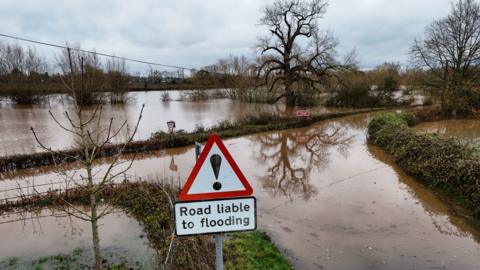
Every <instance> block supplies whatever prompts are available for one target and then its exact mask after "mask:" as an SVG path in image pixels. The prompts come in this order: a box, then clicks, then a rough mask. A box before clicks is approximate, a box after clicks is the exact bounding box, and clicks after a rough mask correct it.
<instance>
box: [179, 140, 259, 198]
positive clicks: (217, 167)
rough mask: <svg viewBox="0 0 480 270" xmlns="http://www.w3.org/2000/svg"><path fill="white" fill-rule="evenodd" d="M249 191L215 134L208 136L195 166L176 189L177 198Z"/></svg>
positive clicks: (229, 195)
mask: <svg viewBox="0 0 480 270" xmlns="http://www.w3.org/2000/svg"><path fill="white" fill-rule="evenodd" d="M252 192H253V189H252V187H251V186H250V184H249V183H248V181H247V179H246V178H245V176H244V175H243V173H242V172H241V171H240V168H238V166H237V164H236V163H235V161H234V160H233V158H232V156H231V155H230V153H229V152H228V150H227V148H226V147H225V145H224V144H223V142H222V140H221V139H220V137H218V136H217V134H212V135H210V137H209V138H208V141H207V144H206V145H205V147H204V148H203V150H202V153H201V154H200V157H199V158H198V161H197V163H196V164H195V167H193V170H192V172H191V173H190V176H189V177H188V179H187V182H186V183H185V185H184V186H183V189H182V191H181V192H180V196H179V199H180V201H194V200H209V199H221V198H233V197H242V196H249V195H251V194H252Z"/></svg>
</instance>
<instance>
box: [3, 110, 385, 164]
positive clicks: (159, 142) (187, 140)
mask: <svg viewBox="0 0 480 270" xmlns="http://www.w3.org/2000/svg"><path fill="white" fill-rule="evenodd" d="M378 110H382V109H381V108H379V109H362V110H354V111H349V112H337V113H326V114H318V115H312V116H311V117H310V118H308V119H299V118H298V117H283V116H280V115H277V114H262V115H258V116H247V117H245V119H243V120H241V121H239V122H236V123H232V122H229V121H224V122H221V123H219V124H218V125H216V126H214V127H211V128H208V129H204V128H198V129H197V130H195V131H193V132H189V133H187V132H180V133H176V134H174V135H173V136H171V135H170V134H167V133H165V132H157V133H155V134H153V135H152V138H151V139H149V140H144V141H134V142H131V143H129V144H128V145H127V146H126V148H125V150H124V152H123V153H124V154H128V153H141V152H148V151H156V150H161V149H166V148H173V147H181V146H187V145H192V144H194V143H195V142H204V141H206V140H207V139H208V136H209V135H210V134H211V133H217V134H218V135H219V136H220V137H222V138H223V139H226V138H231V137H237V136H242V135H248V134H254V133H259V132H265V131H274V130H283V129H289V128H299V127H305V126H309V125H311V124H313V123H315V122H318V121H322V120H326V119H332V118H338V117H344V116H349V115H354V114H358V113H366V112H373V111H378ZM122 147H123V145H108V146H106V147H104V148H103V149H102V151H101V152H99V154H98V155H97V158H102V157H109V156H113V155H115V154H117V153H118V151H119V150H120V149H121V148H122ZM82 154H83V151H80V150H78V149H72V150H64V151H58V152H57V153H33V154H23V155H13V156H5V157H0V173H2V172H8V171H14V170H16V169H27V168H35V167H41V166H48V165H58V164H62V163H70V162H74V161H75V159H74V158H66V157H65V155H68V156H80V155H82Z"/></svg>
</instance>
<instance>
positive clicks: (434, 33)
mask: <svg viewBox="0 0 480 270" xmlns="http://www.w3.org/2000/svg"><path fill="white" fill-rule="evenodd" d="M411 55H412V60H413V62H414V64H416V65H417V66H418V67H422V68H426V69H428V70H429V71H430V73H431V74H432V75H433V80H431V81H430V84H434V85H436V86H437V87H438V88H440V90H441V99H442V107H443V109H444V112H449V113H455V112H456V111H457V109H462V108H461V107H462V106H463V105H467V104H465V103H462V102H461V101H462V100H464V98H465V96H468V95H471V94H474V95H476V98H477V102H478V96H479V94H480V93H479V92H478V86H479V83H480V76H479V75H480V72H479V71H480V5H479V4H478V3H477V2H475V1H474V0H459V1H457V2H456V3H454V4H453V5H452V9H451V12H450V14H449V15H448V16H447V17H445V18H443V19H440V20H437V21H434V22H433V23H432V24H430V25H429V26H427V28H426V30H425V37H424V40H419V39H416V40H415V41H414V44H413V46H412V49H411ZM479 106H480V105H479Z"/></svg>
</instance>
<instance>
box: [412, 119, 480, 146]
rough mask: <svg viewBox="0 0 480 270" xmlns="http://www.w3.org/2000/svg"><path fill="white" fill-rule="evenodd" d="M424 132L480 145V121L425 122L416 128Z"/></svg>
mask: <svg viewBox="0 0 480 270" xmlns="http://www.w3.org/2000/svg"><path fill="white" fill-rule="evenodd" d="M415 129H416V130H418V131H422V132H428V133H437V134H440V135H443V136H447V137H456V138H460V139H462V140H467V141H473V142H479V143H480V119H453V120H443V121H436V122H424V123H420V124H419V125H417V126H415Z"/></svg>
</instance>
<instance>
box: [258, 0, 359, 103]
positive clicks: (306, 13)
mask: <svg viewBox="0 0 480 270" xmlns="http://www.w3.org/2000/svg"><path fill="white" fill-rule="evenodd" d="M326 8H327V1H326V0H310V1H301V0H277V1H275V3H274V4H273V5H271V6H268V7H266V8H265V10H264V15H263V17H262V18H261V19H260V24H262V25H265V26H267V27H268V29H269V32H270V35H269V36H267V37H264V38H262V39H261V40H260V44H259V45H258V49H259V50H260V54H261V57H260V66H259V68H258V72H257V79H260V80H261V81H262V84H261V85H262V86H266V87H268V90H269V91H274V90H275V89H276V88H277V87H279V86H283V89H282V90H281V93H280V94H279V96H278V97H277V101H278V100H280V99H281V98H286V103H287V106H294V105H295V101H296V98H297V96H298V93H297V92H296V91H295V87H296V86H297V85H299V84H302V83H307V85H308V86H310V87H312V88H315V86H316V85H318V84H320V83H322V82H323V81H322V79H324V78H325V77H326V76H329V75H332V73H331V71H334V70H337V69H340V68H342V67H345V66H347V65H350V64H353V62H354V61H353V60H354V59H353V58H354V53H351V54H349V55H348V56H347V57H346V59H345V60H346V63H344V64H341V63H340V62H338V61H337V60H335V56H336V50H335V48H336V47H337V45H338V41H337V39H336V38H334V37H333V35H332V34H331V33H330V32H328V31H320V30H319V26H318V20H319V19H321V18H322V16H323V15H324V13H325V12H326ZM305 43H306V45H305V46H302V45H301V44H305Z"/></svg>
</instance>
